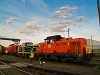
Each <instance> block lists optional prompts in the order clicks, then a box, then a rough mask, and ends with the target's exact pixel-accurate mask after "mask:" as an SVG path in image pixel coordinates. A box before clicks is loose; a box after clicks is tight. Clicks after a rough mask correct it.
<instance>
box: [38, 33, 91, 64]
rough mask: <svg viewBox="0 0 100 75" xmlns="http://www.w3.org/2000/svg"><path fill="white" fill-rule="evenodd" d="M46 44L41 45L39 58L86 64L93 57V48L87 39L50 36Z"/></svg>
mask: <svg viewBox="0 0 100 75" xmlns="http://www.w3.org/2000/svg"><path fill="white" fill-rule="evenodd" d="M44 40H45V42H42V43H39V47H38V56H40V57H43V58H46V59H50V58H54V57H56V58H57V59H58V60H68V59H71V60H73V61H78V62H85V61H89V60H90V59H91V57H92V47H91V46H88V45H87V40H86V39H85V38H75V39H73V38H64V37H61V36H60V35H55V36H49V37H47V38H46V39H44Z"/></svg>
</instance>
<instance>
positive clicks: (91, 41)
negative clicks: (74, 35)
mask: <svg viewBox="0 0 100 75" xmlns="http://www.w3.org/2000/svg"><path fill="white" fill-rule="evenodd" d="M91 44H92V53H93V40H92V36H91Z"/></svg>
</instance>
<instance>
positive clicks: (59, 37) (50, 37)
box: [44, 35, 62, 40]
mask: <svg viewBox="0 0 100 75" xmlns="http://www.w3.org/2000/svg"><path fill="white" fill-rule="evenodd" d="M61 38H62V37H61V35H54V36H49V37H47V38H46V39H44V40H48V39H61Z"/></svg>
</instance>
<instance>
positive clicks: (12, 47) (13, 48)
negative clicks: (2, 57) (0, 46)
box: [8, 44, 19, 54]
mask: <svg viewBox="0 0 100 75" xmlns="http://www.w3.org/2000/svg"><path fill="white" fill-rule="evenodd" d="M18 49H19V45H18V44H11V45H9V47H8V53H9V54H18Z"/></svg>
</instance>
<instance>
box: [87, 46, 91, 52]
mask: <svg viewBox="0 0 100 75" xmlns="http://www.w3.org/2000/svg"><path fill="white" fill-rule="evenodd" d="M90 53H92V47H91V46H86V54H90Z"/></svg>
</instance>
